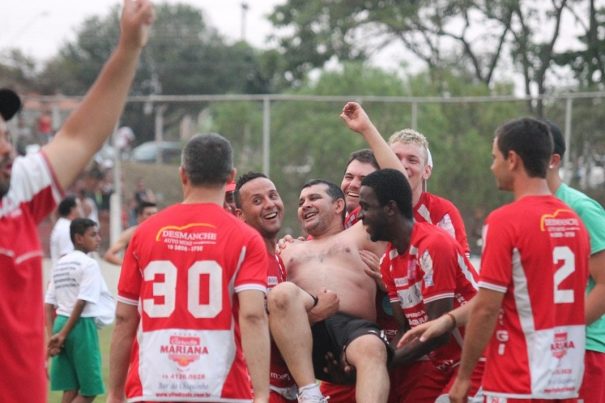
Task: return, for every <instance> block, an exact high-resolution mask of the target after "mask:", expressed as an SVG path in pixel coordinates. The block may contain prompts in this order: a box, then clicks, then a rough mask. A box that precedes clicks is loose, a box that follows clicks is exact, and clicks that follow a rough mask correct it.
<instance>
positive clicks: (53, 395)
mask: <svg viewBox="0 0 605 403" xmlns="http://www.w3.org/2000/svg"><path fill="white" fill-rule="evenodd" d="M112 331H113V325H112V326H106V327H104V328H103V329H101V330H100V331H99V344H100V345H101V357H102V360H103V382H104V383H105V390H107V385H108V384H107V379H108V378H107V377H108V376H109V342H110V340H111V332H112ZM61 395H62V392H52V391H51V392H50V393H49V395H48V402H49V403H61ZM105 401H106V395H103V396H98V397H97V398H96V399H95V403H97V402H102V403H104V402H105Z"/></svg>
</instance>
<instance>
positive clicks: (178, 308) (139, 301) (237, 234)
mask: <svg viewBox="0 0 605 403" xmlns="http://www.w3.org/2000/svg"><path fill="white" fill-rule="evenodd" d="M268 264H269V263H268V259H267V252H266V248H265V245H264V243H263V241H262V238H261V237H260V235H259V234H258V232H256V231H255V230H254V229H252V228H251V227H249V226H247V225H245V224H243V223H242V222H240V221H239V220H237V219H236V218H235V217H234V216H232V215H230V214H228V213H227V212H225V210H224V209H223V208H222V207H221V206H218V205H215V204H179V205H175V206H172V207H169V208H167V209H165V210H164V211H162V212H160V213H158V214H156V215H154V216H153V217H150V218H149V219H147V220H146V221H145V222H144V223H142V224H141V225H140V226H139V228H137V231H136V232H135V234H134V236H133V238H132V240H131V242H130V245H129V247H128V250H127V252H126V256H125V259H124V264H123V265H122V273H121V276H120V282H119V285H118V300H119V301H121V302H123V303H126V304H133V305H137V306H138V307H139V312H140V315H141V322H140V325H139V328H138V334H137V337H136V339H135V343H134V345H133V349H132V354H131V361H130V367H129V370H128V377H127V381H126V395H127V397H128V398H129V399H132V400H135V401H138V400H149V401H152V400H156V401H157V400H160V401H162V400H164V401H166V400H168V401H185V400H186V401H236V400H237V401H239V399H241V400H242V401H244V400H245V399H247V400H250V399H251V398H252V389H251V385H250V378H249V375H248V372H247V368H246V364H245V361H244V357H243V354H242V349H241V341H240V332H239V326H238V303H237V297H236V294H237V293H238V292H241V291H246V290H259V291H262V292H265V291H266V285H267V267H268Z"/></svg>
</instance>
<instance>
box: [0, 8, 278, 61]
mask: <svg viewBox="0 0 605 403" xmlns="http://www.w3.org/2000/svg"><path fill="white" fill-rule="evenodd" d="M284 1H285V0H246V3H248V7H249V9H248V12H247V17H246V39H247V40H248V42H250V44H252V45H253V46H256V47H265V46H264V44H265V38H266V37H267V35H268V34H269V33H270V31H271V24H270V23H269V22H268V21H267V19H266V18H265V16H266V15H267V14H269V13H270V11H271V10H272V9H273V7H274V6H275V5H276V4H280V3H284ZM165 2H167V3H171V4H174V3H187V4H191V5H193V6H195V7H197V8H200V9H202V10H204V12H205V13H206V17H207V19H208V20H209V22H210V25H212V26H214V27H215V28H216V29H218V31H219V32H220V33H221V34H223V35H224V36H225V37H227V38H230V39H234V40H235V39H240V36H241V16H242V13H241V4H242V0H165ZM115 4H121V1H120V0H0V15H2V33H1V34H0V51H2V50H5V49H6V48H9V47H11V48H19V49H21V50H23V51H24V52H25V54H27V55H29V56H33V57H35V58H36V59H40V60H44V59H47V58H49V57H50V56H52V55H54V54H55V53H56V51H57V50H58V48H59V47H60V46H61V45H62V44H63V43H65V42H66V41H68V40H70V39H73V38H75V32H76V29H77V28H78V27H79V25H80V24H81V23H82V22H83V21H84V20H85V19H86V18H87V17H90V16H94V15H106V14H107V13H108V12H109V9H110V8H111V7H112V6H114V5H115Z"/></svg>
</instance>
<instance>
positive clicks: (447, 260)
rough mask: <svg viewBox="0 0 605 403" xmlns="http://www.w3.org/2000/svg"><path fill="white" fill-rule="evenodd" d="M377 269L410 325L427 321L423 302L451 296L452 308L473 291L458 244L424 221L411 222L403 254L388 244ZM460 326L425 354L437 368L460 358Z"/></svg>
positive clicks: (472, 273)
mask: <svg viewBox="0 0 605 403" xmlns="http://www.w3.org/2000/svg"><path fill="white" fill-rule="evenodd" d="M381 272H382V278H383V280H384V283H385V285H386V287H387V291H388V293H389V298H390V300H391V302H395V303H399V305H400V306H401V309H402V311H403V314H404V315H405V317H406V319H407V321H408V323H409V324H410V326H411V327H415V326H418V325H420V324H422V323H424V322H426V321H428V314H427V311H426V304H427V303H430V302H433V301H437V300H440V299H444V298H453V299H454V308H456V307H458V306H460V305H462V304H465V303H466V302H468V301H469V300H470V299H471V298H473V297H474V296H475V294H476V293H477V283H476V281H477V273H476V272H475V269H474V268H473V266H472V264H471V262H470V261H469V260H468V258H467V257H466V255H465V254H464V251H463V250H462V248H461V247H460V245H459V244H458V243H457V242H456V241H455V240H454V239H453V238H452V237H451V236H450V235H449V234H448V233H446V232H445V231H444V230H441V229H439V228H436V227H435V226H434V225H431V224H427V223H415V224H414V228H413V229H412V235H411V237H410V247H409V249H408V252H407V253H406V254H405V255H399V254H398V253H397V249H395V248H393V245H392V244H391V243H389V244H388V246H387V250H386V252H385V256H384V258H383V260H382V263H381ZM461 333H462V330H461V329H460V333H459V332H454V333H453V335H454V337H452V338H450V341H449V342H448V343H447V344H446V345H444V346H441V347H439V348H437V349H435V350H433V351H431V352H430V353H429V354H428V357H429V359H430V360H431V361H432V362H433V364H434V365H435V366H436V367H437V368H442V369H445V368H448V367H451V366H452V365H454V364H456V363H458V362H459V361H460V352H461V347H462V338H461Z"/></svg>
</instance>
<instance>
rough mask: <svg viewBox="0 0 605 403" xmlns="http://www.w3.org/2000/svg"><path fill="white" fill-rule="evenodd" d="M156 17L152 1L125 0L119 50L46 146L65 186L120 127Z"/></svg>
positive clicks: (58, 178) (61, 183) (52, 163)
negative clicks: (130, 90) (121, 117)
mask: <svg viewBox="0 0 605 403" xmlns="http://www.w3.org/2000/svg"><path fill="white" fill-rule="evenodd" d="M153 17H154V13H153V7H152V6H151V2H150V1H149V0H124V6H123V9H122V18H121V22H120V29H121V34H120V40H119V43H118V45H117V47H116V49H115V50H114V52H113V54H112V55H111V57H110V58H109V60H108V61H107V63H106V64H105V66H104V67H103V69H102V70H101V73H100V74H99V76H98V77H97V80H96V81H95V83H94V84H93V85H92V87H91V88H90V90H89V91H88V93H87V94H86V96H85V97H84V99H83V100H82V102H81V103H80V105H79V106H78V107H77V108H76V110H74V111H73V112H72V114H71V115H70V116H69V118H68V119H67V121H66V122H65V124H64V125H63V127H62V128H61V129H60V130H59V132H58V133H57V135H56V136H55V138H54V139H53V141H51V142H50V143H49V144H48V145H46V146H45V147H44V148H43V151H44V153H45V154H46V156H47V158H48V160H49V162H50V165H51V166H52V167H53V169H54V171H55V174H56V177H57V180H58V182H59V184H60V185H61V186H62V187H63V188H66V187H68V186H69V185H70V184H71V183H72V182H73V181H74V179H75V178H76V176H77V175H78V174H79V173H80V171H82V169H84V167H85V166H86V164H87V163H88V162H89V161H90V159H91V158H92V156H93V155H94V153H95V152H96V151H97V150H98V149H100V148H101V146H102V145H103V143H104V142H105V140H106V139H107V138H108V137H109V135H110V134H111V133H112V131H113V129H114V127H115V126H116V123H117V121H118V119H119V117H120V114H121V112H122V109H123V107H124V103H125V101H126V97H127V95H128V92H129V89H130V85H131V84H132V81H133V78H134V74H135V71H136V67H137V63H138V60H139V56H140V54H141V50H142V48H143V46H144V45H145V43H146V42H147V38H148V31H149V26H150V25H151V23H152V21H153Z"/></svg>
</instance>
